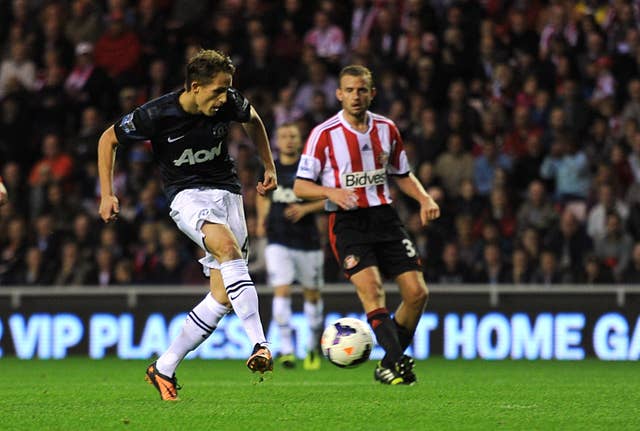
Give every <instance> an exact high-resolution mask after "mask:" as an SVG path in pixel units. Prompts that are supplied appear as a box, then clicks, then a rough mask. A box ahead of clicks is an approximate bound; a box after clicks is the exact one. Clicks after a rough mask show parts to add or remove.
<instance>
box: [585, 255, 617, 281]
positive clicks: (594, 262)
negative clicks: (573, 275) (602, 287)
mask: <svg viewBox="0 0 640 431" xmlns="http://www.w3.org/2000/svg"><path fill="white" fill-rule="evenodd" d="M613 281H614V280H613V274H612V273H611V270H610V269H609V268H608V267H606V266H604V265H603V264H602V262H601V261H600V259H598V257H597V256H594V255H588V256H587V257H586V258H585V262H584V268H583V272H582V273H581V277H580V279H579V282H580V283H582V284H588V285H593V284H611V283H613Z"/></svg>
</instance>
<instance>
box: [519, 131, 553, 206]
mask: <svg viewBox="0 0 640 431" xmlns="http://www.w3.org/2000/svg"><path fill="white" fill-rule="evenodd" d="M544 157H545V156H544V152H543V147H542V142H541V141H540V136H537V135H535V134H534V135H529V136H528V137H527V141H526V149H525V154H524V155H523V156H521V157H518V158H517V159H516V160H515V161H514V163H513V170H512V172H513V175H512V178H511V182H510V183H511V185H512V187H513V189H514V190H515V191H516V192H517V193H518V195H519V196H523V195H524V194H525V192H526V190H527V188H528V187H529V184H530V183H531V181H533V180H535V179H539V178H540V166H542V162H543V161H544Z"/></svg>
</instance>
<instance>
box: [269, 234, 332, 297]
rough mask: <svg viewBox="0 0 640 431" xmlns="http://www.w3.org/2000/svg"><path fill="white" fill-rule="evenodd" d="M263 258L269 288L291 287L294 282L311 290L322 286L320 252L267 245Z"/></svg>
mask: <svg viewBox="0 0 640 431" xmlns="http://www.w3.org/2000/svg"><path fill="white" fill-rule="evenodd" d="M264 257H265V261H266V265H267V274H268V277H269V284H270V285H271V286H285V285H291V284H292V283H293V282H294V280H297V281H298V283H300V285H302V286H303V287H306V288H311V289H319V288H320V287H322V285H323V284H324V271H323V265H324V255H323V253H322V250H296V249H292V248H289V247H286V246H284V245H281V244H269V245H267V247H266V248H265V250H264Z"/></svg>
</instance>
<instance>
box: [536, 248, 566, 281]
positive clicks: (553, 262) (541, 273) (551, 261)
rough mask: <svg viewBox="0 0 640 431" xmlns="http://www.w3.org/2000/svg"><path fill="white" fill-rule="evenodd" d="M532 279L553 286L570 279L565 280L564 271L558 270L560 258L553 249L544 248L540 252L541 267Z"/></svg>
mask: <svg viewBox="0 0 640 431" xmlns="http://www.w3.org/2000/svg"><path fill="white" fill-rule="evenodd" d="M531 281H532V282H533V283H536V284H541V285H544V286H551V285H553V284H558V283H562V282H567V281H568V280H563V278H562V273H561V272H560V271H559V270H558V260H557V256H556V253H555V252H554V251H553V250H543V251H542V253H541V254H540V267H539V268H538V270H537V271H536V272H535V274H533V277H532V278H531Z"/></svg>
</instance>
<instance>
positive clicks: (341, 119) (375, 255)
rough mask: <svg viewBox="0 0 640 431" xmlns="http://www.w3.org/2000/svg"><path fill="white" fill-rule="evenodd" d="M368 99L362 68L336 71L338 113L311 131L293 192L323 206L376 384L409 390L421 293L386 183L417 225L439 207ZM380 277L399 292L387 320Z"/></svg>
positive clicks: (416, 264)
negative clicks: (371, 348)
mask: <svg viewBox="0 0 640 431" xmlns="http://www.w3.org/2000/svg"><path fill="white" fill-rule="evenodd" d="M374 96H375V87H374V86H373V78H372V76H371V72H370V71H369V69H367V68H366V67H363V66H347V67H345V68H344V69H342V71H341V72H340V76H339V87H338V89H337V90H336V97H337V98H338V100H339V101H340V103H341V105H342V110H341V111H340V112H338V113H337V114H336V115H334V116H333V117H331V118H329V119H328V120H326V121H325V122H323V123H322V124H320V125H318V126H317V127H315V128H314V129H313V130H312V131H311V134H310V135H309V139H308V140H307V144H306V146H305V148H304V151H303V153H302V156H301V158H300V163H299V164H298V173H297V177H298V179H296V182H295V185H294V191H295V193H296V195H297V196H299V197H301V198H304V199H328V208H327V209H328V210H330V211H332V212H331V214H330V216H329V240H330V242H331V246H332V248H333V252H334V254H335V255H336V258H337V259H338V262H339V263H341V264H342V266H343V268H344V270H345V273H346V275H347V276H348V277H349V279H350V280H351V282H352V283H353V284H354V285H355V286H356V291H357V293H358V297H359V298H360V302H361V303H362V306H363V308H364V311H365V312H366V313H367V320H368V321H369V324H370V326H371V327H372V329H373V331H374V333H375V334H376V338H377V340H378V343H379V344H380V345H381V346H382V347H383V348H384V350H385V356H384V358H383V359H382V361H381V362H380V363H379V364H378V366H377V367H376V369H375V372H374V378H375V380H377V381H379V382H381V383H383V384H390V385H398V384H402V385H411V384H414V383H415V382H416V376H415V373H414V372H413V367H414V361H413V359H412V358H411V357H409V356H407V355H405V354H404V351H405V350H406V349H407V347H408V346H409V345H410V344H411V342H412V340H413V335H414V333H415V329H416V327H417V325H418V321H419V320H420V316H421V315H422V312H423V310H424V307H425V305H426V303H427V298H428V290H427V286H426V284H425V281H424V277H423V275H422V266H421V262H420V256H419V254H418V252H417V250H416V249H415V246H414V244H413V242H412V241H411V239H410V237H409V235H408V233H407V232H406V230H405V229H404V227H403V225H402V222H401V221H400V219H399V218H398V215H397V213H396V211H395V210H394V209H393V207H392V206H391V205H390V203H391V195H390V193H389V180H388V176H393V177H394V178H395V183H396V185H397V186H398V187H399V188H400V190H401V191H402V192H403V193H405V194H407V195H408V196H410V197H411V198H413V199H415V200H416V201H417V202H418V203H419V204H420V219H421V221H422V224H423V225H426V224H427V223H428V222H429V220H433V219H435V218H437V217H439V216H440V208H439V207H438V204H437V203H436V202H435V201H434V200H433V199H432V198H431V196H429V194H428V193H427V192H426V191H425V190H424V187H422V184H420V181H418V179H417V178H416V177H415V176H414V175H413V174H412V173H411V170H410V168H409V163H408V160H407V155H406V153H405V151H404V148H403V145H402V138H401V137H400V133H399V132H398V129H397V127H396V125H395V124H394V123H393V121H391V120H390V119H388V118H386V117H383V116H381V115H377V114H374V113H372V112H369V110H368V109H369V106H370V104H371V101H372V99H373V97H374ZM318 182H319V183H318ZM381 273H382V274H383V275H386V276H388V277H390V278H393V279H394V280H395V281H396V283H397V284H398V286H399V288H400V294H401V297H402V302H401V303H400V305H399V306H398V308H397V310H396V312H395V313H394V316H393V319H392V318H391V316H390V314H389V310H388V309H387V308H386V304H385V292H384V290H383V288H382V277H381Z"/></svg>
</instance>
